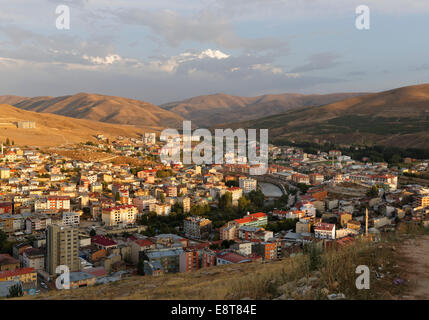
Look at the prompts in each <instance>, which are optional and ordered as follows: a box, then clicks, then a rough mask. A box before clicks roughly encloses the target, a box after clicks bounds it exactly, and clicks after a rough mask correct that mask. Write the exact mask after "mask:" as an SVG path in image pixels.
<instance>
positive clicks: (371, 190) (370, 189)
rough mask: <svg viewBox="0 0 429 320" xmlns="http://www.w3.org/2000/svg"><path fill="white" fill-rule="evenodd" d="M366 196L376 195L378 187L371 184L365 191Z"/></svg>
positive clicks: (372, 196) (373, 196)
mask: <svg viewBox="0 0 429 320" xmlns="http://www.w3.org/2000/svg"><path fill="white" fill-rule="evenodd" d="M366 196H367V197H369V198H375V197H378V187H377V186H372V187H371V188H369V189H368V191H367V192H366Z"/></svg>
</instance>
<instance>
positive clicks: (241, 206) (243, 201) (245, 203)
mask: <svg viewBox="0 0 429 320" xmlns="http://www.w3.org/2000/svg"><path fill="white" fill-rule="evenodd" d="M251 206H252V201H250V200H249V199H247V198H246V197H241V198H240V199H238V210H240V211H241V212H245V211H248V210H250V209H251Z"/></svg>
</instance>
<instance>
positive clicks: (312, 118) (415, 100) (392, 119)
mask: <svg viewBox="0 0 429 320" xmlns="http://www.w3.org/2000/svg"><path fill="white" fill-rule="evenodd" d="M224 126H225V127H243V128H268V129H270V137H271V139H272V140H273V141H275V140H281V139H288V140H296V141H313V140H314V139H318V140H319V141H320V140H327V141H330V142H333V143H364V144H382V145H387V146H397V147H411V148H413V147H414V148H429V84H422V85H416V86H409V87H402V88H398V89H393V90H389V91H384V92H380V93H373V94H368V95H363V96H358V97H353V98H350V99H346V100H343V101H339V102H335V103H332V104H328V105H324V106H317V107H308V108H301V109H299V110H291V111H289V112H286V113H283V114H279V115H274V116H269V117H265V118H262V119H258V120H252V121H245V122H239V123H234V124H230V125H228V124H227V125H224Z"/></svg>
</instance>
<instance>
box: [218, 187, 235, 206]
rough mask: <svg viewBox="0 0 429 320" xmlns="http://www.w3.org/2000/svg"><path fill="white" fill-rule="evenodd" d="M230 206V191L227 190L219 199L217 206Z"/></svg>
mask: <svg viewBox="0 0 429 320" xmlns="http://www.w3.org/2000/svg"><path fill="white" fill-rule="evenodd" d="M231 207H232V193H231V192H228V191H227V192H225V194H224V195H222V196H221V197H220V199H219V208H221V209H226V208H231Z"/></svg>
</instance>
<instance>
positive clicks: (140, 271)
mask: <svg viewBox="0 0 429 320" xmlns="http://www.w3.org/2000/svg"><path fill="white" fill-rule="evenodd" d="M137 274H138V275H140V276H144V261H143V259H139V262H138V263H137Z"/></svg>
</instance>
